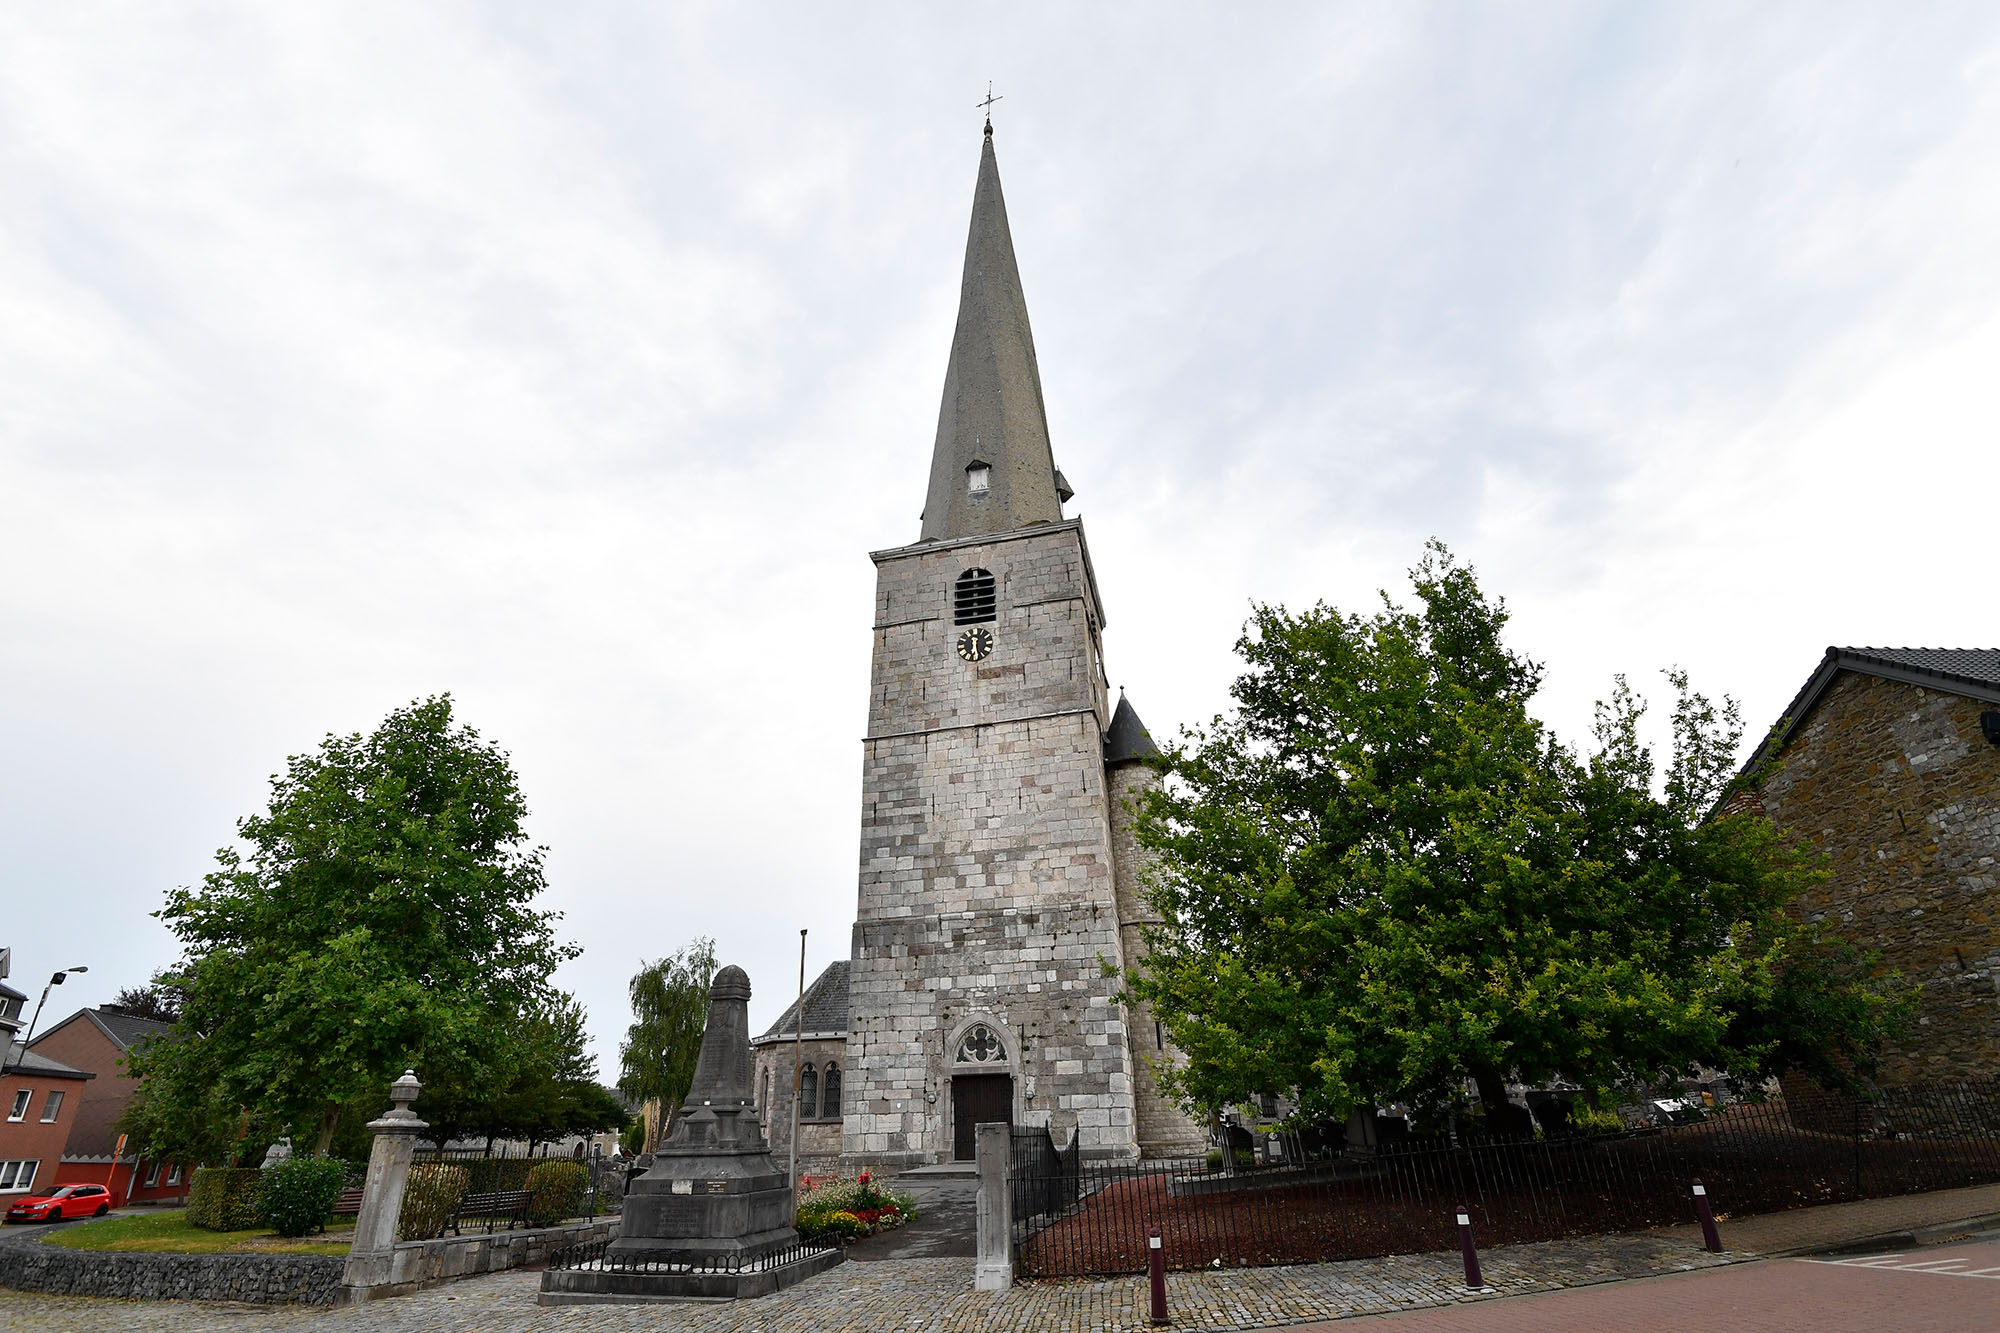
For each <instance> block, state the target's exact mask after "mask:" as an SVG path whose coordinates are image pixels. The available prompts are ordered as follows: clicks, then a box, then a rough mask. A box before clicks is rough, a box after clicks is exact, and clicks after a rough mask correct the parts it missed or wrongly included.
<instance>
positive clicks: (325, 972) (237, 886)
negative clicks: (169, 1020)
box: [134, 695, 578, 1151]
mask: <svg viewBox="0 0 2000 1333" xmlns="http://www.w3.org/2000/svg"><path fill="white" fill-rule="evenodd" d="M526 814H527V807H526V805H525V803H524V802H523V801H522V798H521V794H520V789H519V786H518V784H517V781H516V779H515V776H514V770H513V767H512V765H511V764H510V763H509V761H508V758H507V755H506V754H505V753H504V752H503V751H501V750H500V749H499V748H498V747H496V746H494V745H493V744H491V743H490V742H486V741H482V740H481V739H480V738H479V736H478V733H476V732H474V731H473V730H472V729H471V728H469V727H465V726H462V725H454V723H453V720H452V705H451V698H450V696H449V695H443V696H439V697H436V698H431V699H426V700H423V701H420V702H418V703H414V704H411V705H410V706H408V707H406V708H401V709H398V710H397V711H395V712H394V713H392V714H390V716H389V717H388V718H387V719H386V720H385V721H384V722H383V723H382V725H381V726H380V727H379V728H378V729H376V731H375V732H374V733H373V734H372V735H368V736H362V735H359V734H356V735H352V736H344V737H342V736H329V737H327V738H326V740H325V741H324V742H322V743H321V745H320V747H319V749H318V750H317V751H316V752H314V753H312V754H307V755H297V756H294V757H292V759H290V760H289V761H288V763H287V766H286V771H285V772H284V773H283V774H282V775H280V776H277V777H274V778H273V779H272V780H271V799H270V806H269V809H268V810H267V811H266V812H265V813H263V814H259V815H252V816H250V817H248V818H246V819H244V820H242V821H240V822H239V823H238V825H237V830H238V833H239V835H240V838H241V840H242V842H243V843H244V844H247V853H246V852H245V851H242V850H238V849H237V848H234V847H225V848H223V849H222V850H221V851H219V852H218V853H217V854H216V859H217V863H218V864H217V868H216V869H215V870H214V871H213V872H211V873H210V874H209V875H208V876H207V877H206V878H205V879H204V880H203V882H202V886H201V887H200V888H198V889H187V888H181V889H176V890H174V891H173V892H172V893H170V894H168V896H167V904H166V906H165V907H164V908H163V909H162V910H161V911H160V913H159V916H160V917H161V919H162V920H164V921H165V922H166V923H167V925H168V927H169V928H170V929H171V930H173V932H174V933H175V934H176V935H177V936H179V937H180V940H181V943H182V946H183V949H184V950H185V956H184V958H183V960H182V962H181V964H180V965H179V967H178V968H176V969H175V972H176V976H177V978H178V980H179V982H180V984H181V985H182V986H183V987H185V990H186V995H185V1000H184V1003H183V1006H182V1012H181V1024H182V1025H183V1026H184V1027H185V1028H187V1029H189V1030H191V1031H193V1032H197V1033H199V1034H201V1044H202V1046H203V1047H204V1048H205V1050H206V1052H207V1054H206V1055H205V1056H204V1058H205V1059H207V1060H209V1061H210V1062H211V1064H210V1067H211V1068H212V1069H214V1070H215V1071H216V1078H217V1081H218V1086H219V1088H220V1090H221V1091H222V1093H223V1094H224V1095H226V1096H227V1097H228V1098H229V1099H231V1100H232V1102H234V1103H235V1104H237V1105H241V1106H244V1107H250V1108H254V1109H257V1110H260V1111H263V1112H265V1113H267V1114H268V1115H269V1116H270V1117H271V1118H272V1119H273V1120H275V1121H277V1122H279V1123H281V1124H285V1125H288V1126H291V1127H293V1130H294V1132H295V1133H298V1134H301V1135H304V1136H307V1137H312V1138H315V1139H316V1141H317V1145H318V1150H320V1151H324V1150H325V1148H326V1147H327V1145H328V1144H329V1142H330V1141H331V1139H332V1136H333V1132H334V1130H335V1128H336V1127H337V1126H338V1124H339V1121H340V1109H341V1107H342V1105H343V1104H345V1103H347V1102H348V1101H350V1100H352V1099H354V1098H356V1097H370V1098H373V1097H379V1096H380V1093H381V1089H382V1088H383V1086H384V1085H386V1084H387V1083H388V1082H389V1081H390V1080H391V1079H393V1078H394V1077H395V1076H396V1075H397V1074H399V1073H400V1072H401V1071H402V1070H403V1069H404V1068H406V1067H416V1068H419V1069H421V1070H422V1071H423V1073H424V1076H425V1077H436V1078H442V1079H447V1080H449V1079H453V1078H456V1079H459V1080H461V1081H467V1080H470V1079H472V1078H474V1077H476V1076H477V1073H478V1071H480V1070H483V1069H490V1068H491V1067H493V1066H494V1064H495V1063H496V1062H499V1061H501V1060H502V1059H504V1055H505V1052H504V1051H502V1050H499V1049H497V1047H498V1045H499V1043H498V1041H497V1040H496V1035H495V1034H496V1033H498V1032H500V1031H503V1030H504V1029H505V1026H506V1021H507V1019H508V1017H509V1016H510V1015H513V1014H517V1013H522V1012H529V1011H534V1010H535V1009H537V1008H538V1007H539V1006H541V1005H543V1004H544V1003H545V1002H546V1001H547V1000H548V998H549V996H550V994H551V992H550V990H549V984H548V983H549V977H550V975H551V974H552V973H553V972H554V971H555V969H556V968H557V966H559V965H560V964H561V963H562V962H564V961H565V960H567V959H569V958H573V957H575V956H576V954H577V952H578V950H577V949H576V948H575V947H574V946H573V945H568V944H562V943H558V942H557V940H556V938H555V922H556V921H557V920H558V919H559V914H557V913H554V912H547V911H539V910H536V909H535V907H534V906H533V904H534V901H535V899H536V897H537V896H538V895H539V894H540V893H541V891H542V889H543V887H544V879H543V873H542V859H543V856H544V852H545V849H543V848H540V847H533V846H530V845H528V839H527V835H526V834H525V833H524V832H523V831H522V829H521V821H522V819H523V818H524V817H525V815H526ZM150 1063H151V1062H150V1059H149V1058H148V1057H147V1056H146V1055H144V1054H142V1055H141V1056H140V1057H139V1058H138V1059H137V1060H135V1061H134V1069H135V1072H138V1073H142V1074H150V1073H151V1068H150Z"/></svg>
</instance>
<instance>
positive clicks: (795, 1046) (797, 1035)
mask: <svg viewBox="0 0 2000 1333" xmlns="http://www.w3.org/2000/svg"><path fill="white" fill-rule="evenodd" d="M792 1019H793V1022H792V1211H793V1212H797V1211H798V1207H799V1092H800V1090H801V1088H802V1087H803V1086H804V1076H805V1068H806V1055H805V1052H806V933H805V931H803V930H801V931H799V1004H798V1008H797V1009H795V1010H793V1011H792Z"/></svg>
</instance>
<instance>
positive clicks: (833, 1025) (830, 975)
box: [750, 958, 847, 1046]
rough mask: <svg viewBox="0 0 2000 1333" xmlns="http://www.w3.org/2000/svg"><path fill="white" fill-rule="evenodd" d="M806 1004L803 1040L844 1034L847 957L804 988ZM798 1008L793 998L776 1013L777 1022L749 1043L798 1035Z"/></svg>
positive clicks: (831, 965)
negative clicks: (783, 1008)
mask: <svg viewBox="0 0 2000 1333" xmlns="http://www.w3.org/2000/svg"><path fill="white" fill-rule="evenodd" d="M805 1005H806V1023H805V1034H804V1035H805V1039H806V1040H808V1041H811V1040H812V1039H814V1038H816V1037H817V1038H826V1037H845V1036H846V1035H847V959H845V958H842V959H840V960H838V961H837V962H832V963H828V964H827V965H826V971H824V972H822V973H820V974H819V979H818V980H817V981H815V982H813V984H812V985H810V986H808V987H806V997H805ZM798 1008H799V1004H798V1001H796V1000H794V1001H793V1002H792V1003H790V1004H788V1005H786V1006H785V1012H784V1013H782V1014H780V1015H778V1021H777V1022H775V1023H773V1024H771V1026H770V1028H769V1030H768V1031H766V1032H765V1033H764V1035H763V1036H761V1037H759V1038H757V1040H755V1041H753V1042H752V1043H750V1044H751V1045H753V1046H762V1045H764V1044H765V1043H766V1042H773V1041H781V1040H787V1039H790V1038H792V1037H794V1036H795V1035H797V1027H796V1024H797V1019H796V1017H795V1015H796V1014H797V1013H798Z"/></svg>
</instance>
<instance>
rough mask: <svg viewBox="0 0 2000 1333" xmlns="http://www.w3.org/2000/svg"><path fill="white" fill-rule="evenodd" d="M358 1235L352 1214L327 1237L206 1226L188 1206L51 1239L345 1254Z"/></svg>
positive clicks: (79, 1245)
mask: <svg viewBox="0 0 2000 1333" xmlns="http://www.w3.org/2000/svg"><path fill="white" fill-rule="evenodd" d="M353 1240H354V1219H353V1218H351V1217H337V1218H334V1219H332V1220H331V1221H329V1222H328V1223H327V1224H326V1234H325V1235H324V1236H320V1235H312V1236H300V1237H298V1238H297V1239H295V1240H288V1239H286V1238H285V1237H283V1236H280V1235H279V1234H277V1233H276V1232H275V1231H265V1230H251V1231H204V1230H202V1229H201V1228H200V1227H197V1226H190V1225H188V1220H187V1210H186V1209H185V1208H175V1209H172V1210H170V1211H165V1212H158V1213H150V1214H146V1215H143V1216H135V1217H107V1218H105V1219H104V1220H103V1221H101V1222H86V1223H85V1224H84V1225H82V1226H80V1227H69V1228H67V1229H65V1230H62V1231H58V1232H56V1233H55V1234H54V1235H53V1236H50V1237H49V1244H51V1245H60V1246H62V1247H63V1248H64V1249H69V1250H158V1251H173V1252H178V1253H183V1254H216V1253H222V1252H229V1253H236V1254H242V1253H249V1252H252V1251H270V1250H277V1251H282V1252H283V1253H285V1254H332V1255H342V1254H346V1253H347V1247H348V1246H349V1245H350V1244H351V1243H352V1242H353Z"/></svg>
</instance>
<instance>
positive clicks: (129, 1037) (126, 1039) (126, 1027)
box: [35, 1008, 174, 1051]
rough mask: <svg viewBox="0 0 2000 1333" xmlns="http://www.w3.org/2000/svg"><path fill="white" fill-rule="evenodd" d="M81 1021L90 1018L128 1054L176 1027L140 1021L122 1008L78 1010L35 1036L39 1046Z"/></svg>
mask: <svg viewBox="0 0 2000 1333" xmlns="http://www.w3.org/2000/svg"><path fill="white" fill-rule="evenodd" d="M79 1018H83V1019H88V1020H89V1021H90V1022H91V1023H93V1024H95V1025H96V1027H97V1030H98V1031H99V1032H102V1033H103V1034H104V1035H105V1036H106V1037H107V1038H109V1039H110V1041H111V1044H112V1045H114V1046H116V1047H117V1048H118V1049H119V1050H121V1051H129V1050H131V1049H132V1043H134V1042H136V1041H139V1040H141V1039H143V1038H146V1037H151V1036H155V1035H157V1034H159V1033H162V1032H168V1031H171V1030H172V1029H173V1026H174V1025H173V1024H172V1023H162V1022H161V1021H160V1020H159V1019H157V1018H141V1017H139V1016H138V1015H137V1014H128V1013H126V1012H125V1011H124V1010H122V1009H109V1008H106V1009H79V1010H77V1011H76V1012H75V1013H73V1014H71V1015H70V1016H69V1017H68V1018H65V1019H64V1020H63V1021H62V1022H60V1023H57V1024H55V1025H54V1026H53V1027H51V1028H49V1029H48V1030H47V1031H46V1032H40V1033H37V1034H36V1035H35V1044H36V1045H37V1046H39V1045H41V1044H42V1042H43V1041H45V1040H46V1039H48V1038H49V1037H52V1036H54V1035H55V1034H56V1033H58V1032H60V1031H62V1030H63V1029H64V1028H66V1027H68V1026H69V1025H70V1024H71V1023H74V1022H76V1021H77V1020H78V1019H79Z"/></svg>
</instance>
